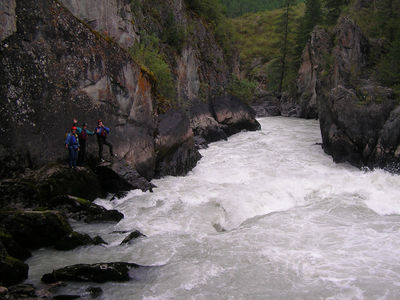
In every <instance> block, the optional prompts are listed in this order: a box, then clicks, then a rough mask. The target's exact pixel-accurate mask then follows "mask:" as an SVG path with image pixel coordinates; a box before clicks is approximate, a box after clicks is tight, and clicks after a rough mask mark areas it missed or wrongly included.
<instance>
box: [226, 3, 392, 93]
mask: <svg viewBox="0 0 400 300" xmlns="http://www.w3.org/2000/svg"><path fill="white" fill-rule="evenodd" d="M224 2H229V3H231V4H233V3H234V1H227V0H226V1H224ZM260 2H261V1H260ZM277 2H278V1H271V2H269V3H271V5H272V3H277ZM281 2H285V3H284V4H285V7H284V8H281V9H276V10H272V11H263V12H256V13H253V14H246V15H244V16H241V17H238V18H235V19H233V24H234V28H235V32H236V37H237V41H238V48H239V50H240V57H241V64H242V76H243V77H245V78H247V79H248V80H251V81H255V82H257V84H259V85H261V86H262V87H263V88H265V89H267V90H269V91H279V92H282V91H288V92H291V93H292V94H295V93H296V84H295V79H296V76H297V72H298V69H299V67H300V61H301V55H302V52H303V50H304V47H305V45H306V43H307V42H308V41H309V39H310V33H311V31H312V30H313V28H314V27H315V26H316V25H319V26H322V27H323V28H325V29H327V30H333V29H334V26H335V24H336V21H337V19H338V18H339V16H340V15H341V14H342V15H347V16H349V17H351V18H353V19H354V20H355V21H356V23H357V24H358V25H359V26H360V28H361V29H362V31H363V32H364V34H366V35H367V37H369V38H370V39H372V41H373V42H374V43H373V47H372V52H371V53H370V61H369V69H368V70H369V72H370V73H373V74H374V76H375V77H376V78H377V79H379V80H380V81H382V82H383V83H384V84H386V85H388V86H390V87H392V88H395V90H399V83H400V75H398V74H399V73H400V67H399V61H400V29H399V28H400V21H399V14H400V1H399V0H378V1H373V2H371V3H364V2H365V1H348V0H340V1H331V0H306V1H305V3H300V4H296V3H295V1H281ZM254 3H256V1H254ZM281 4H282V3H281ZM228 7H229V6H228ZM228 13H230V10H229V9H228ZM328 60H329V59H328Z"/></svg>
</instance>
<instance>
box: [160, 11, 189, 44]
mask: <svg viewBox="0 0 400 300" xmlns="http://www.w3.org/2000/svg"><path fill="white" fill-rule="evenodd" d="M186 39H187V33H186V31H185V28H184V26H182V25H179V24H177V22H176V20H175V17H174V14H173V13H170V14H169V15H168V17H167V20H166V22H165V30H164V32H163V41H164V42H166V43H167V44H169V45H170V46H171V47H173V48H175V49H176V50H177V51H181V50H182V48H183V46H184V45H185V42H186Z"/></svg>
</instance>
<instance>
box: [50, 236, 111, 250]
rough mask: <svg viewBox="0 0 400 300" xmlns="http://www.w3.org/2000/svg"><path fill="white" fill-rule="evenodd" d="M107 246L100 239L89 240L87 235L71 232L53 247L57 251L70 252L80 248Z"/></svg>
mask: <svg viewBox="0 0 400 300" xmlns="http://www.w3.org/2000/svg"><path fill="white" fill-rule="evenodd" d="M100 244H107V243H106V242H105V241H104V240H103V239H102V238H101V237H99V236H96V237H95V238H91V237H90V236H89V235H87V234H82V233H79V232H75V231H74V232H72V233H70V234H69V235H66V236H64V237H62V238H60V239H59V240H58V241H57V242H56V243H55V245H54V247H55V248H56V249H57V250H64V251H66V250H72V249H75V248H77V247H80V246H88V245H100Z"/></svg>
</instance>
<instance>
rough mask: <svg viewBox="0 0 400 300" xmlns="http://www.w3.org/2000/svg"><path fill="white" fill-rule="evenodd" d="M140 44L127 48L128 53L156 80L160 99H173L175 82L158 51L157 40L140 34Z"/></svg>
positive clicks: (151, 36)
mask: <svg viewBox="0 0 400 300" xmlns="http://www.w3.org/2000/svg"><path fill="white" fill-rule="evenodd" d="M141 36H142V41H141V43H136V44H135V45H134V46H133V47H131V48H129V53H130V55H131V56H132V58H133V60H135V61H136V62H137V63H138V64H139V65H141V66H144V67H145V68H146V69H148V70H150V71H151V72H152V73H153V74H154V76H155V78H156V80H157V90H158V92H159V93H160V94H161V96H162V97H164V98H166V99H170V100H172V99H174V98H175V96H176V91H175V82H174V79H173V76H172V72H171V68H170V66H169V65H168V63H167V62H166V60H165V57H164V56H163V54H161V53H160V50H159V40H158V38H157V37H155V36H153V35H146V34H143V33H142V34H141Z"/></svg>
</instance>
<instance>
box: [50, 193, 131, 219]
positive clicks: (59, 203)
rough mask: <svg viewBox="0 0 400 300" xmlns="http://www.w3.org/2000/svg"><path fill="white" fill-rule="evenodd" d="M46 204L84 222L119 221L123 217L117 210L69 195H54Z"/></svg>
mask: <svg viewBox="0 0 400 300" xmlns="http://www.w3.org/2000/svg"><path fill="white" fill-rule="evenodd" d="M47 206H48V207H49V208H51V209H57V210H59V211H62V212H63V213H64V214H65V215H66V216H67V217H70V218H72V219H75V220H78V221H84V222H86V223H95V222H119V221H120V220H121V219H123V218H124V215H123V214H122V213H120V212H119V211H117V210H108V209H105V208H104V207H102V206H100V205H97V204H94V203H92V202H90V201H88V200H86V199H83V198H78V197H73V196H69V195H62V196H57V197H54V198H52V199H51V200H50V201H49V202H48V204H47Z"/></svg>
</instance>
